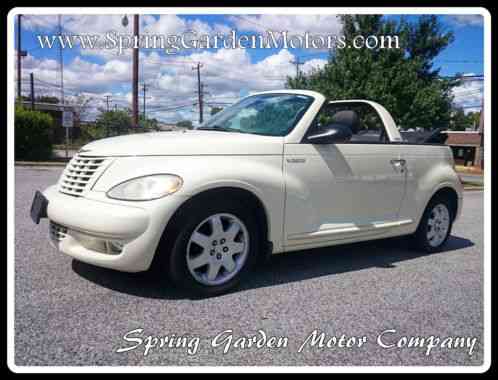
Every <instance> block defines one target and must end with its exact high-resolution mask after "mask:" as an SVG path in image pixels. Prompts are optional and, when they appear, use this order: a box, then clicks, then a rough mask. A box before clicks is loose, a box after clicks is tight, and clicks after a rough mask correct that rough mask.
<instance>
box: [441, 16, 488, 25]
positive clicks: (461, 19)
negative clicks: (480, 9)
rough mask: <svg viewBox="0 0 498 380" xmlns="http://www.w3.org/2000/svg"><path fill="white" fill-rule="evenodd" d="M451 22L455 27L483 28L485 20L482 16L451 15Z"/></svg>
mask: <svg viewBox="0 0 498 380" xmlns="http://www.w3.org/2000/svg"><path fill="white" fill-rule="evenodd" d="M448 18H449V20H450V22H451V23H452V24H454V25H455V26H460V27H461V26H482V25H483V23H484V18H483V17H482V16H481V15H451V16H448Z"/></svg>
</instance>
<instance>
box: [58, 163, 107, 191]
mask: <svg viewBox="0 0 498 380" xmlns="http://www.w3.org/2000/svg"><path fill="white" fill-rule="evenodd" d="M105 162H106V158H105V157H91V156H81V155H76V156H74V157H73V158H72V159H71V161H69V163H68V165H67V166H66V168H65V169H64V172H63V173H62V176H61V178H60V181H59V191H60V192H61V193H64V194H69V195H72V196H75V197H81V196H82V195H83V193H84V191H85V190H87V189H88V188H89V187H90V186H91V185H92V182H93V179H94V178H96V174H97V173H98V172H99V171H100V170H102V169H103V167H104V163H105Z"/></svg>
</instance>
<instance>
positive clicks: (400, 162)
mask: <svg viewBox="0 0 498 380" xmlns="http://www.w3.org/2000/svg"><path fill="white" fill-rule="evenodd" d="M391 164H392V165H393V166H394V167H395V168H397V169H399V172H400V173H404V172H405V165H406V160H405V159H403V158H396V159H392V160H391Z"/></svg>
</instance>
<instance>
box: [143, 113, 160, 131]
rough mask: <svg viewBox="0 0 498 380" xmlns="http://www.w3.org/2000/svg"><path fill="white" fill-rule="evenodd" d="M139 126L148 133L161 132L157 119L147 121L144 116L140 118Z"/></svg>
mask: <svg viewBox="0 0 498 380" xmlns="http://www.w3.org/2000/svg"><path fill="white" fill-rule="evenodd" d="M138 125H139V127H140V128H142V129H145V130H146V131H148V132H150V131H157V130H159V122H158V121H157V119H147V118H144V115H140V116H139V118H138Z"/></svg>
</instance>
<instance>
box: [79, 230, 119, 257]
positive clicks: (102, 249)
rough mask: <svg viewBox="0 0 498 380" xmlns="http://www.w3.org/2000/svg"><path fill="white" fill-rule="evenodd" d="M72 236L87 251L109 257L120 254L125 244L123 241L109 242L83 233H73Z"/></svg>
mask: <svg viewBox="0 0 498 380" xmlns="http://www.w3.org/2000/svg"><path fill="white" fill-rule="evenodd" d="M72 235H73V237H74V238H75V239H76V240H77V241H78V242H79V243H80V244H81V245H82V246H83V247H85V248H86V249H88V250H90V251H95V252H99V253H105V254H109V255H117V254H120V253H121V252H122V251H123V247H124V244H125V243H124V242H123V241H121V240H107V239H103V238H98V237H96V236H91V235H87V234H83V233H81V232H73V234H72Z"/></svg>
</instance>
